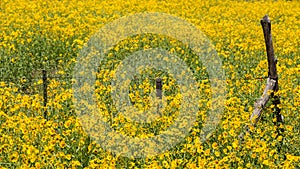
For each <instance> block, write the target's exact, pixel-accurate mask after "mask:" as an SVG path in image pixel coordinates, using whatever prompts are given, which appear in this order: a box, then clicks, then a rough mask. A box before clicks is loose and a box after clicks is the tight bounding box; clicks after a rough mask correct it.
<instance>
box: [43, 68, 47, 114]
mask: <svg viewBox="0 0 300 169" xmlns="http://www.w3.org/2000/svg"><path fill="white" fill-rule="evenodd" d="M42 73H43V99H44V109H45V110H44V118H45V119H47V102H48V93H47V88H48V81H47V71H46V70H45V69H43V70H42Z"/></svg>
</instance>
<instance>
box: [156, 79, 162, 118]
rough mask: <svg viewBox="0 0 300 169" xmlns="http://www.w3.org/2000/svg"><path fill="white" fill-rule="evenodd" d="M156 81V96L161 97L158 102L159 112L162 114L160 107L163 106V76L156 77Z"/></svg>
mask: <svg viewBox="0 0 300 169" xmlns="http://www.w3.org/2000/svg"><path fill="white" fill-rule="evenodd" d="M155 82H156V98H159V99H160V100H159V102H158V104H157V113H158V114H160V115H162V113H161V112H160V108H161V106H162V105H161V100H162V79H161V78H156V79H155Z"/></svg>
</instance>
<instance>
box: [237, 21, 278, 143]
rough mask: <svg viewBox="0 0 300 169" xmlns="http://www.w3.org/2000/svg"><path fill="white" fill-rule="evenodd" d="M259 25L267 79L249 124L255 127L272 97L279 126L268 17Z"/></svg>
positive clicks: (276, 77)
mask: <svg viewBox="0 0 300 169" xmlns="http://www.w3.org/2000/svg"><path fill="white" fill-rule="evenodd" d="M260 23H261V26H262V29H263V33H264V39H265V43H266V51H267V56H268V79H267V84H266V87H265V89H264V92H263V95H262V97H261V98H260V99H258V100H257V101H256V102H255V104H254V110H253V113H252V115H251V117H250V123H251V125H252V126H256V124H257V122H258V121H259V119H260V117H261V115H262V110H263V108H264V107H265V105H266V104H267V102H268V101H269V99H270V98H271V97H272V98H273V101H272V103H273V104H274V106H275V110H274V113H275V115H276V120H277V122H276V124H277V125H278V126H279V125H280V123H283V116H282V115H281V114H280V111H281V109H280V108H279V106H278V104H280V99H279V96H278V94H276V93H277V92H278V90H279V85H278V74H277V69H276V63H277V59H276V58H275V54H274V48H273V41H272V34H271V21H270V19H269V17H268V15H265V16H264V17H263V18H262V19H261V21H260ZM245 129H246V131H247V132H249V128H248V126H246V127H245ZM281 131H283V130H281ZM239 137H240V138H241V139H243V134H240V135H239Z"/></svg>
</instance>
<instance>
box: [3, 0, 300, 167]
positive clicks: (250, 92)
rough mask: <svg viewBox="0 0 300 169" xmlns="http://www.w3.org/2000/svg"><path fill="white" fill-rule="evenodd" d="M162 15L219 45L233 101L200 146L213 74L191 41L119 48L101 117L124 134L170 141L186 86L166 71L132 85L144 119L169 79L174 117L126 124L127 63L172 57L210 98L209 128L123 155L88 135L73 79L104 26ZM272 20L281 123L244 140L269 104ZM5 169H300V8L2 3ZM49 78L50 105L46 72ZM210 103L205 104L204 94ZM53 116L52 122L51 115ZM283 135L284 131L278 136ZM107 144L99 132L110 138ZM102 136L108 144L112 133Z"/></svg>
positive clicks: (102, 90) (102, 85)
mask: <svg viewBox="0 0 300 169" xmlns="http://www.w3.org/2000/svg"><path fill="white" fill-rule="evenodd" d="M141 12H160V13H166V14H170V15H172V16H176V17H179V18H182V19H184V20H186V21H187V22H190V23H191V24H193V25H195V26H196V27H197V28H198V29H200V30H201V31H202V32H203V33H204V34H205V35H206V36H207V37H208V38H209V39H210V41H211V43H212V44H213V45H214V46H215V49H216V51H217V53H218V55H219V57H220V59H221V61H222V65H223V69H224V71H225V74H226V101H225V103H224V104H225V109H224V111H223V112H222V118H221V120H220V122H219V123H218V124H217V128H216V130H215V131H214V132H212V133H211V134H210V135H208V136H207V138H206V141H205V142H201V139H202V138H200V137H199V136H200V134H201V128H202V126H203V122H204V121H205V117H206V115H205V114H206V113H207V111H208V109H209V105H211V104H212V102H211V100H210V99H209V96H210V95H211V90H210V85H209V84H210V83H208V81H209V79H208V77H207V74H206V73H205V67H204V65H202V63H198V60H195V57H194V55H193V54H192V52H191V51H190V50H189V48H188V47H186V45H184V44H183V43H182V42H180V41H177V40H176V39H172V38H171V37H165V36H163V35H154V34H142V35H136V36H132V37H128V39H125V40H124V41H122V42H120V43H119V44H117V45H115V46H114V47H113V48H111V49H110V50H109V51H108V53H107V57H106V58H105V60H104V61H103V62H102V64H101V68H99V71H98V74H97V79H98V81H97V82H96V89H95V91H96V93H97V99H98V100H99V106H100V107H101V114H102V115H103V116H104V117H106V118H105V119H106V121H108V122H109V124H110V125H111V126H112V128H113V129H114V130H115V131H117V132H118V133H121V134H123V135H127V136H130V137H132V138H134V137H137V138H149V137H152V136H155V135H159V134H160V133H161V132H162V131H164V130H166V129H167V128H168V127H169V126H170V125H171V124H172V123H173V122H174V120H175V119H176V117H177V115H178V111H179V109H180V105H181V104H180V102H181V101H182V97H181V93H180V90H179V87H180V85H179V84H178V83H177V82H176V79H174V77H172V76H171V75H169V74H167V73H166V72H164V71H157V70H152V69H148V70H144V71H143V72H141V74H139V75H138V76H137V79H138V80H136V81H132V82H131V83H130V85H129V86H128V90H129V92H130V94H129V96H130V101H131V102H132V103H135V107H136V108H137V109H138V110H144V109H147V108H148V107H149V105H150V102H151V100H149V98H150V97H149V95H150V93H151V92H152V91H155V83H154V82H153V81H152V80H151V79H153V78H155V77H157V76H159V77H162V81H163V82H164V83H163V91H165V96H163V97H164V98H166V104H167V106H166V108H165V110H164V112H163V115H162V116H161V117H160V118H158V119H157V120H155V121H154V122H152V123H136V122H132V121H130V120H128V119H127V118H126V117H125V116H122V115H118V114H116V109H115V107H114V106H113V105H111V103H112V99H111V97H109V95H110V91H111V86H110V83H109V80H110V79H111V77H112V76H113V73H114V69H115V68H116V65H118V63H120V60H122V59H125V57H126V56H127V55H128V54H130V53H132V52H133V51H138V50H145V49H150V48H154V47H157V46H159V47H163V48H164V49H166V50H168V51H169V52H170V53H174V54H176V55H178V56H179V57H181V58H182V59H183V60H184V61H185V62H186V64H187V65H189V66H190V67H191V69H194V70H196V71H195V79H196V80H197V84H198V85H199V86H198V89H199V91H197V92H198V93H199V94H201V93H202V95H200V96H199V100H198V102H199V107H200V108H199V110H198V112H197V120H196V123H195V124H194V126H193V127H192V128H191V130H190V131H189V132H188V133H187V135H186V137H185V138H184V140H183V141H181V142H180V143H178V144H176V145H175V146H174V147H171V148H170V149H169V150H167V151H165V152H163V153H160V154H157V155H155V156H149V157H145V158H134V157H127V156H122V155H116V154H114V153H112V152H110V151H108V150H106V149H103V147H102V146H101V145H100V144H98V142H97V141H96V140H95V139H94V137H92V136H91V135H89V134H88V133H86V132H85V129H84V128H83V126H82V123H81V121H80V120H79V118H78V117H77V113H76V111H75V110H74V102H73V92H74V91H73V88H72V85H73V84H74V83H75V81H74V79H73V78H72V74H73V71H74V66H75V64H76V59H77V57H78V56H79V53H80V50H81V49H82V48H83V46H84V45H85V44H86V43H87V42H88V40H89V39H90V38H91V37H92V35H94V34H95V33H96V32H97V31H98V30H99V29H100V28H101V27H102V26H104V25H106V24H108V23H110V22H112V21H114V20H116V19H119V18H121V17H123V16H128V15H131V14H136V13H141ZM265 14H268V15H269V17H270V19H271V23H272V35H273V43H274V49H275V55H276V58H277V59H278V64H277V70H278V74H279V88H280V90H279V92H278V93H277V94H278V95H280V100H281V104H280V105H279V107H280V108H281V113H282V115H283V116H284V120H285V123H284V124H282V125H280V126H277V125H275V124H274V122H275V121H276V118H275V117H274V115H273V111H274V106H273V105H272V104H270V103H268V104H267V106H266V107H265V109H264V110H263V116H262V118H261V119H260V121H259V123H258V124H257V126H256V127H255V128H250V130H251V134H246V135H245V137H244V140H240V139H239V137H238V135H239V134H240V133H241V132H242V131H243V128H244V126H245V125H246V124H249V117H250V115H251V114H252V112H253V105H254V102H255V101H256V100H257V99H258V98H260V97H261V95H262V93H263V90H264V87H265V83H266V78H267V76H268V71H267V69H268V63H267V56H266V49H265V42H264V37H263V31H262V27H261V25H260V19H261V18H262V17H263V16H264V15H265ZM0 28H1V29H0V168H1V169H2V168H3V169H4V168H8V169H12V168H24V169H27V168H37V169H38V168H85V169H92V168H157V169H158V168H172V169H175V168H299V167H300V114H299V113H300V36H299V35H300V2H299V1H283V0H278V1H275V0H274V1H271V0H266V1H256V0H249V1H234V0H232V1H230V0H224V1H217V0H203V1H192V0H185V1H179V0H171V1H161V0H149V1H145V0H131V1H122V0H114V1H110V0H101V1H99V0H88V1H83V0H80V1H75V0H68V1H67V0H66V1H62V0H53V1H42V0H35V1H31V0H18V1H17V0H1V1H0ZM43 69H45V70H47V76H48V100H47V105H46V106H44V98H43V96H44V95H43V80H42V70H43ZM203 93H204V94H203ZM44 112H46V118H45V116H44ZM279 129H284V132H282V133H279V134H278V132H277V131H278V130H279ZM98 134H99V133H98ZM100 134H101V133H100Z"/></svg>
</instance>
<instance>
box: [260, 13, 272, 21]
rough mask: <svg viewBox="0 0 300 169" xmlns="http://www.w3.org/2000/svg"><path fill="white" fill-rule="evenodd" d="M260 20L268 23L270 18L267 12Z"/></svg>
mask: <svg viewBox="0 0 300 169" xmlns="http://www.w3.org/2000/svg"><path fill="white" fill-rule="evenodd" d="M261 22H265V23H270V22H271V21H270V18H269V16H268V14H266V15H265V16H264V17H263V18H262V19H261Z"/></svg>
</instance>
